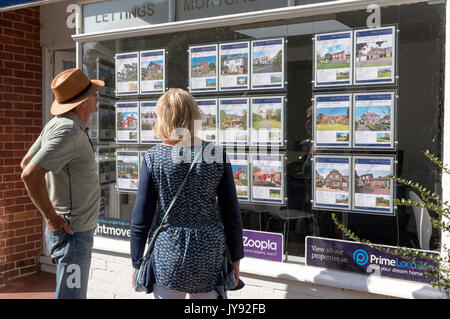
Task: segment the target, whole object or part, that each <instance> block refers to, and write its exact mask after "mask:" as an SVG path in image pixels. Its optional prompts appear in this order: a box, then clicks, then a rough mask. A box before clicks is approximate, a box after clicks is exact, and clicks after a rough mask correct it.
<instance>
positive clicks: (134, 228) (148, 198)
mask: <svg viewBox="0 0 450 319" xmlns="http://www.w3.org/2000/svg"><path fill="white" fill-rule="evenodd" d="M156 118H157V120H156V125H155V134H156V136H157V137H158V138H159V139H161V140H162V141H163V142H162V143H161V144H158V145H156V146H154V147H152V148H150V149H149V150H148V151H147V152H146V153H145V157H144V160H143V161H142V168H141V173H140V180H139V189H138V194H137V198H136V202H135V206H134V209H133V213H132V217H131V240H130V242H131V243H130V244H131V258H132V264H133V274H132V278H134V273H135V271H136V269H138V268H139V266H140V259H141V257H142V255H143V253H144V248H145V243H146V240H147V238H148V233H149V231H150V226H151V224H152V220H153V217H154V214H155V212H156V224H155V225H159V224H160V223H161V220H162V218H163V216H164V214H165V212H166V210H167V208H168V206H169V205H170V203H171V201H172V198H173V197H174V195H175V193H176V192H177V191H178V187H179V186H180V184H181V183H182V181H183V179H184V178H185V177H186V175H187V173H188V171H189V168H190V165H191V161H192V160H193V159H194V156H195V154H197V152H199V151H200V152H203V154H202V155H203V156H202V157H200V160H199V161H198V163H197V164H195V166H194V167H193V169H192V171H191V172H190V174H189V175H188V179H187V181H186V184H185V185H184V187H183V188H182V190H181V193H180V196H179V197H178V198H177V200H176V202H175V204H174V206H173V207H172V209H171V210H170V212H169V214H168V218H167V219H166V220H165V222H164V224H163V228H162V231H161V232H160V233H159V235H158V237H157V239H156V242H155V246H154V249H153V252H152V254H151V257H150V260H151V262H150V266H149V267H150V270H149V271H148V273H150V274H149V276H148V277H147V279H148V280H147V281H148V282H147V284H148V285H152V286H153V293H154V297H155V298H156V299H165V298H172V299H175V298H182V299H184V298H185V297H186V294H187V293H189V294H190V298H205V299H215V298H220V297H224V296H223V294H222V293H221V291H220V289H217V287H218V286H220V285H221V284H220V282H218V281H220V271H221V268H222V256H223V253H224V250H225V247H226V246H225V243H226V244H227V245H228V247H229V250H230V255H231V259H232V261H233V264H234V270H235V277H236V282H238V279H239V260H240V259H242V258H243V256H244V252H243V243H242V220H241V214H240V210H239V205H238V200H237V195H236V188H235V184H234V179H233V174H232V169H231V165H230V163H229V162H227V160H226V154H225V152H223V151H222V149H221V148H219V147H215V146H213V145H212V144H210V143H206V142H204V141H202V140H201V139H199V138H197V137H195V130H194V127H195V125H194V122H195V121H196V120H200V119H201V112H200V110H199V108H198V107H197V104H196V103H195V100H194V98H193V97H192V95H191V94H189V93H188V92H186V91H184V90H181V89H170V90H168V91H167V92H166V93H165V94H164V95H162V96H161V98H160V99H159V100H158V103H157V106H156ZM211 159H215V160H211ZM216 200H218V206H219V210H220V219H221V220H222V222H221V221H220V220H219V214H218V213H217V211H216ZM222 223H223V224H222ZM155 228H156V227H154V228H153V230H152V231H154V229H155Z"/></svg>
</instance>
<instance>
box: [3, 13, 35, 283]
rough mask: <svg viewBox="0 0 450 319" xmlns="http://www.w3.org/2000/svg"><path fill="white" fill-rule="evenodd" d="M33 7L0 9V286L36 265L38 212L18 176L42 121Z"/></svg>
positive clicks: (29, 272)
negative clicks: (1, 10)
mask: <svg viewBox="0 0 450 319" xmlns="http://www.w3.org/2000/svg"><path fill="white" fill-rule="evenodd" d="M41 79H42V58H41V48H40V36H39V7H33V8H27V9H20V10H15V11H7V12H0V286H2V284H5V283H6V282H7V281H9V280H12V279H14V278H17V277H22V276H25V275H28V274H32V273H35V272H37V271H38V270H39V256H40V255H41V251H42V218H41V215H40V213H39V212H38V211H37V209H36V208H35V206H34V205H33V203H32V202H31V200H30V198H29V197H28V193H27V191H26V189H25V186H24V185H23V182H22V180H21V179H20V175H21V171H22V170H21V168H20V166H19V164H20V161H21V159H22V158H23V156H24V155H25V154H26V152H27V150H28V149H29V147H30V146H31V145H32V143H33V142H34V140H35V139H36V138H37V137H38V136H39V133H40V131H41V125H42V120H41V118H42V97H41V96H42V93H41V87H42V80H41Z"/></svg>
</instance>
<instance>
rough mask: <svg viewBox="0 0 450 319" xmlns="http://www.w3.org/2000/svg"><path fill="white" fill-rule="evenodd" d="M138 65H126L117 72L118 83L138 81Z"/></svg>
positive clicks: (120, 66) (121, 66)
mask: <svg viewBox="0 0 450 319" xmlns="http://www.w3.org/2000/svg"><path fill="white" fill-rule="evenodd" d="M137 79H138V76H137V63H124V64H122V65H119V69H118V70H117V82H132V81H137Z"/></svg>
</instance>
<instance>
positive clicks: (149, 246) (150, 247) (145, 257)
mask: <svg viewBox="0 0 450 319" xmlns="http://www.w3.org/2000/svg"><path fill="white" fill-rule="evenodd" d="M202 151H203V145H201V148H200V150H199V151H198V152H197V154H196V155H195V158H194V160H193V161H192V164H191V167H190V168H189V171H188V172H187V174H186V177H185V178H184V180H183V182H182V183H181V185H180V187H178V191H177V192H176V194H175V196H174V197H173V198H172V201H171V202H170V205H169V208H167V210H166V213H165V214H164V217H163V219H162V220H161V224H160V225H159V227H158V229H156V231H155V233H154V234H153V237H152V239H151V241H150V243H149V245H148V248H147V252H146V253H145V256H144V257H143V260H144V261H145V260H147V259H148V258H149V257H150V254H151V252H152V248H153V245H154V243H155V240H156V237H157V236H158V234H159V232H160V231H161V229H162V226H163V223H164V221H165V220H166V219H167V216H169V212H170V210H171V209H172V207H173V205H174V204H175V201H176V200H177V198H178V196H179V195H180V193H181V190H182V189H183V186H184V184H186V181H187V179H188V177H189V174H190V173H191V171H192V168H193V167H194V165H195V164H196V163H197V161H198V159H199V158H200V156H201V155H202V153H203V152H202Z"/></svg>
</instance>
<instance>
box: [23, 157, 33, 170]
mask: <svg viewBox="0 0 450 319" xmlns="http://www.w3.org/2000/svg"><path fill="white" fill-rule="evenodd" d="M33 156H34V154H31V153H27V155H25V157H24V158H23V159H22V162H21V163H20V168H21V169H22V170H24V169H25V167H27V165H28V163H29V162H30V161H31V159H32V158H33Z"/></svg>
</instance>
